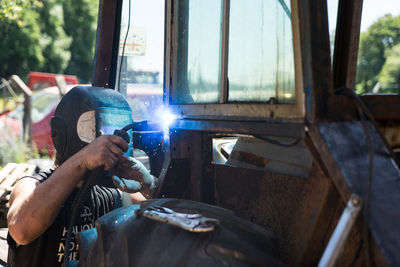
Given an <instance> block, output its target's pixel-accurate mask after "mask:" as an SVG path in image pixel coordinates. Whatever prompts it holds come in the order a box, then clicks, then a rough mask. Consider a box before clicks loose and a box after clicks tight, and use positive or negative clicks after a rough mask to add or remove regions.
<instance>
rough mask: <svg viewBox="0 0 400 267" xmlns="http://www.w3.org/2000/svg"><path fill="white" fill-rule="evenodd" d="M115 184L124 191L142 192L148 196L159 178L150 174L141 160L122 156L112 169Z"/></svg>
mask: <svg viewBox="0 0 400 267" xmlns="http://www.w3.org/2000/svg"><path fill="white" fill-rule="evenodd" d="M111 173H112V174H113V177H112V180H113V183H114V185H115V186H116V187H117V188H118V189H120V190H121V191H123V192H127V193H136V192H141V193H143V195H144V196H145V197H146V198H148V197H151V194H152V192H153V190H154V188H155V187H156V184H157V178H155V177H154V176H153V175H151V174H150V172H149V171H148V170H147V169H146V167H145V166H144V165H143V163H141V162H140V161H138V160H136V159H134V158H132V157H122V158H121V160H120V161H119V162H118V164H116V166H115V167H114V169H113V170H112V171H111Z"/></svg>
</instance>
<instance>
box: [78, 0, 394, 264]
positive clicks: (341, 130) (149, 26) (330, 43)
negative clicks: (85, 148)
mask: <svg viewBox="0 0 400 267" xmlns="http://www.w3.org/2000/svg"><path fill="white" fill-rule="evenodd" d="M328 2H329V3H330V2H331V1H328ZM329 6H331V4H329ZM362 7H363V1H362V0H354V1H345V0H339V1H336V8H337V13H334V14H333V15H332V13H329V12H330V10H328V3H327V1H300V0H291V1H290V0H268V1H230V0H221V1H190V0H182V1H176V0H168V1H162V0H156V1H136V0H118V1H112V0H104V1H101V2H100V10H99V21H98V30H97V42H96V53H95V66H94V68H95V74H94V79H93V86H96V87H104V88H110V90H117V91H119V92H120V93H121V94H122V95H124V96H125V97H126V98H127V100H128V102H129V103H130V105H131V108H132V112H133V120H134V121H136V122H142V124H140V125H141V126H142V128H140V127H139V128H138V130H137V131H133V145H134V147H136V150H135V151H136V152H135V151H134V152H133V154H134V156H135V155H136V156H137V157H142V158H147V159H148V161H149V163H150V164H149V167H150V168H151V173H152V174H153V175H155V176H157V177H158V178H159V185H158V187H157V190H156V192H155V193H154V196H153V197H154V199H155V200H152V201H149V202H146V203H145V204H142V206H140V207H136V208H134V207H131V208H130V209H129V208H125V209H122V210H119V211H118V210H117V211H116V212H113V214H111V215H110V216H109V217H107V218H105V219H104V220H101V221H100V222H99V224H98V227H97V230H96V228H94V229H93V230H91V232H90V234H88V235H86V236H84V237H83V238H82V240H83V241H82V242H84V243H85V242H86V243H85V244H86V245H83V247H84V248H82V250H83V254H82V260H81V264H83V265H82V266H91V265H90V264H89V263H88V262H89V260H88V259H93V257H94V258H96V257H102V258H101V260H100V261H99V262H108V263H110V264H112V263H114V264H116V265H115V266H125V265H126V264H127V262H129V264H127V265H130V266H139V265H140V264H139V263H141V264H144V265H141V266H145V265H146V264H147V265H148V266H161V265H162V261H161V259H164V260H166V259H167V258H168V257H167V254H168V253H169V255H171V257H172V258H174V259H176V261H173V260H169V261H165V262H164V263H168V264H170V265H171V266H175V265H180V264H181V265H182V264H183V265H196V264H197V265H199V264H200V265H202V264H205V263H206V264H209V265H215V266H221V265H223V264H225V263H226V264H228V265H234V266H247V265H259V266H268V265H269V266H278V265H280V264H282V265H289V266H292V265H293V266H315V265H318V264H319V266H350V265H354V266H365V265H367V264H370V265H368V266H371V265H376V266H385V265H388V266H398V265H399V264H400V256H399V254H398V251H399V250H400V241H399V240H400V230H399V227H398V225H399V224H400V206H399V205H398V202H399V201H398V200H399V196H400V194H399V193H400V187H399V181H400V169H399V163H398V158H397V157H396V153H398V147H399V136H400V128H399V121H400V112H399V111H400V108H399V107H400V96H399V95H398V94H367V95H359V94H357V92H356V90H355V78H356V76H355V75H356V68H357V53H358V44H359V36H360V21H361V14H362ZM328 14H331V17H334V19H335V20H336V32H335V37H334V38H335V39H334V40H331V37H332V35H331V34H330V29H329V19H330V18H329V16H328ZM332 47H333V48H332ZM331 48H332V49H331ZM144 140H147V141H146V142H145V141H144ZM396 149H397V151H396ZM140 151H144V152H145V153H141V152H140ZM152 203H153V204H152ZM154 203H155V204H154ZM163 204H165V205H164V206H163ZM210 205H211V206H210ZM211 207H212V208H211ZM219 209H220V210H219ZM134 210H138V212H136V211H134ZM228 210H229V211H228ZM146 212H147V213H146ZM231 212H232V213H231ZM174 213H178V215H176V214H175V215H176V216H178V217H179V216H189V217H190V215H179V214H197V213H199V214H201V215H203V216H204V217H206V218H208V219H209V220H210V221H209V222H210V223H211V222H212V221H213V219H218V220H219V223H220V227H222V228H220V229H225V230H224V231H225V232H218V234H217V233H216V234H215V239H213V235H212V234H210V233H208V234H204V233H193V231H189V232H188V233H190V234H187V235H186V234H182V233H181V232H179V231H185V230H184V229H183V230H182V228H184V227H180V228H179V227H178V228H179V231H178V230H177V229H178V228H176V229H175V228H168V229H167V228H162V227H161V226H160V225H159V224H160V223H166V221H168V220H169V219H168V216H167V215H165V214H174ZM127 214H128V215H130V216H131V217H135V216H136V217H138V218H141V220H142V221H140V222H139V223H137V224H135V223H134V222H132V223H133V224H130V223H129V224H128V223H126V219H125V218H126V217H124V215H127ZM175 215H173V216H175ZM170 216H172V215H170ZM192 217H193V216H192ZM154 218H156V219H155V220H154ZM166 218H167V219H166ZM185 218H186V217H185ZM146 220H147V221H146ZM199 220H200V219H199ZM242 220H243V221H242ZM155 221H156V222H155ZM160 221H161V222H160ZM169 221H171V220H169ZM200 221H201V220H200ZM109 222H120V223H121V225H120V226H119V227H118V226H115V225H110V224H109ZM146 222H147V223H148V224H146ZM236 222H237V224H235V227H237V228H235V227H233V226H232V227H233V228H232V227H231V228H229V227H230V226H223V225H229V223H233V224H234V223H236ZM116 224H117V223H116ZM176 224H179V223H175V226H176ZM211 224H213V223H211ZM117 225H118V224H117ZM128 226H129V227H128ZM181 226H182V225H181ZM152 227H153V228H152ZM168 227H174V226H168ZM223 227H226V228H223ZM189 228H190V227H189ZM239 228H240V229H242V230H241V231H239V230H237V229H239ZM130 229H131V230H130ZM154 229H155V230H154ZM216 229H218V226H217V227H216ZM226 229H230V230H232V229H236V230H234V231H233V232H234V233H235V235H234V234H231V232H229V231H228V230H226ZM252 229H253V230H252ZM215 231H217V230H215ZM163 233H164V234H165V235H163ZM236 234H237V236H236ZM138 235H141V237H138ZM146 235H147V236H146ZM195 235H197V237H198V238H199V239H198V240H199V241H198V242H197V243H196V242H194V241H193V240H192V241H191V242H190V243H188V242H189V241H188V240H189V238H191V237H193V238H197V237H196V236H195ZM90 237H93V238H90ZM146 237H147V238H148V239H146ZM129 238H132V239H136V238H137V240H140V241H141V242H143V243H141V244H143V246H145V245H148V247H147V248H145V247H141V246H138V245H132V246H130V245H129V244H130V243H129V241H127V240H129ZM230 238H232V239H230ZM241 238H244V239H246V238H247V239H246V242H247V243H246V242H245V241H243V240H244V239H241ZM145 239H146V240H147V241H145ZM233 239H234V240H236V241H237V240H239V239H240V240H242V241H243V242H245V243H246V244H251V246H250V245H249V246H244V247H242V248H243V249H242V250H241V249H240V247H237V246H235V244H244V243H240V242H242V241H240V242H239V241H238V242H239V243H235V241H232V240H233ZM116 240H123V242H122V241H121V242H122V243H121V242H119V241H116ZM168 240H170V241H168ZM171 240H173V241H171ZM179 240H180V241H179ZM196 240H197V239H196ZM216 240H217V241H218V240H219V241H221V240H224V242H222V241H221V242H219V241H218V242H217V241H216ZM229 240H231V241H229ZM167 241H168V242H170V243H168V242H167ZM96 242H97V243H96ZM99 242H102V243H101V244H103V245H99ZM113 242H115V243H113ZM94 243H95V244H96V245H92V244H94ZM112 244H114V245H112ZM117 244H118V245H117ZM157 244H158V245H159V246H161V247H158V245H157ZM169 244H170V245H169ZM189 244H190V246H189ZM196 244H197V245H198V247H196V248H198V249H197V250H196V249H193V248H194V247H195V246H196ZM210 244H211V245H210ZM229 244H231V246H230V245H229ZM257 244H258V245H257ZM180 245H182V247H181V248H182V250H184V251H185V252H187V253H188V254H185V255H186V256H185V257H189V256H188V255H196V257H195V259H196V260H198V259H205V258H207V259H214V260H215V261H213V260H209V261H208V260H206V261H193V262H189V261H184V257H183V256H179V255H182V254H179V253H180V252H179V251H182V250H181V249H180V248H179V246H180ZM122 247H123V249H122ZM204 247H205V248H204ZM86 248H87V249H86ZM107 248H108V249H109V250H107ZM128 248H131V250H129V249H128ZM151 248H154V251H156V252H157V255H159V257H158V258H157V257H156V258H154V255H153V256H151V255H152V254H151ZM163 248H164V250H163ZM189 248H190V249H189ZM199 249H203V250H202V253H200V252H199ZM99 251H101V253H100V252H99ZM163 251H164V252H165V253H163ZM251 251H253V252H254V253H255V254H254V253H253V254H252V253H251ZM189 252H190V253H192V254H190V253H189ZM256 252H257V253H258V252H260V253H259V254H257V253H256ZM96 253H97V254H96ZM107 253H109V254H107ZM129 253H131V254H129ZM135 253H136V254H135ZM146 253H147V254H146ZM182 253H183V252H182ZM196 253H197V254H196ZM262 253H265V254H262ZM128 254H129V255H128ZM96 255H97V256H96ZM107 255H114V256H113V257H114V258H113V257H111V256H110V257H108V256H107ZM135 255H136V256H135ZM144 255H145V256H146V255H147V256H146V257H147V258H145V256H144ZM130 257H133V258H136V259H138V260H137V262H136V263H137V264H139V265H135V264H134V261H124V260H126V259H127V258H130ZM228 258H229V260H228ZM111 259H114V260H115V261H111ZM117 259H118V261H117ZM146 259H147V260H148V261H145V260H146ZM150 259H151V260H153V261H150ZM168 259H169V258H168ZM178 259H180V260H181V261H178ZM231 259H236V260H240V261H241V263H240V264H238V263H236V262H235V261H233V260H232V261H231ZM157 260H158V261H157ZM95 262H96V261H95ZM117 262H118V264H117ZM150 263H151V264H150ZM85 264H87V265H85ZM119 264H122V265H119ZM168 264H167V265H168ZM241 264H242V265H241ZM93 266H94V265H93ZM203 266H204V265H203Z"/></svg>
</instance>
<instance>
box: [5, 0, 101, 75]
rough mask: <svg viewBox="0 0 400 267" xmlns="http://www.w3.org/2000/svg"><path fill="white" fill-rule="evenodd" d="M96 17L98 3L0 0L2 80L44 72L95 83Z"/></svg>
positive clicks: (86, 0)
mask: <svg viewBox="0 0 400 267" xmlns="http://www.w3.org/2000/svg"><path fill="white" fill-rule="evenodd" d="M97 12H98V0H46V1H44V0H41V1H39V0H0V51H2V52H1V53H0V62H1V64H0V77H5V78H8V77H9V76H10V75H12V74H17V75H19V76H20V77H22V78H26V75H27V74H28V72H29V71H43V72H52V73H68V74H74V75H77V76H78V77H79V79H80V80H81V81H84V82H88V81H90V79H91V76H92V69H93V67H92V66H93V54H94V42H95V38H96V21H97ZM5 51H6V52H5Z"/></svg>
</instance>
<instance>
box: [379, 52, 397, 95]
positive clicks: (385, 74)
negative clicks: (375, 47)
mask: <svg viewBox="0 0 400 267" xmlns="http://www.w3.org/2000/svg"><path fill="white" fill-rule="evenodd" d="M385 56H386V61H385V64H384V65H383V67H382V70H381V72H380V73H379V83H380V84H381V87H382V90H381V92H384V93H399V85H400V44H397V45H396V46H394V47H393V48H392V49H390V50H388V51H387V52H386V55H385Z"/></svg>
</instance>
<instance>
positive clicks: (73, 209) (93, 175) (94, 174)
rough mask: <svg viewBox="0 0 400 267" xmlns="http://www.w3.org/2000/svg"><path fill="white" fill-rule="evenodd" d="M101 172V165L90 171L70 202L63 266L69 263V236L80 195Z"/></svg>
mask: <svg viewBox="0 0 400 267" xmlns="http://www.w3.org/2000/svg"><path fill="white" fill-rule="evenodd" d="M101 172H102V167H100V168H97V169H96V170H94V171H92V172H91V174H90V175H89V177H88V178H87V179H86V180H85V182H84V183H83V185H82V187H81V188H80V189H79V191H78V193H77V194H76V196H75V198H74V201H73V203H72V206H71V218H70V221H69V224H68V231H67V236H66V237H65V243H64V262H63V267H68V266H69V264H68V262H69V254H70V249H69V245H70V242H71V236H72V228H73V225H74V223H75V219H76V215H77V213H78V212H77V211H78V206H79V203H80V202H81V200H82V197H83V196H84V194H85V193H86V191H87V189H88V188H89V187H90V186H91V185H94V183H93V182H94V180H95V179H96V177H98V176H99V175H101ZM77 238H78V233H75V239H76V240H77Z"/></svg>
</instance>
